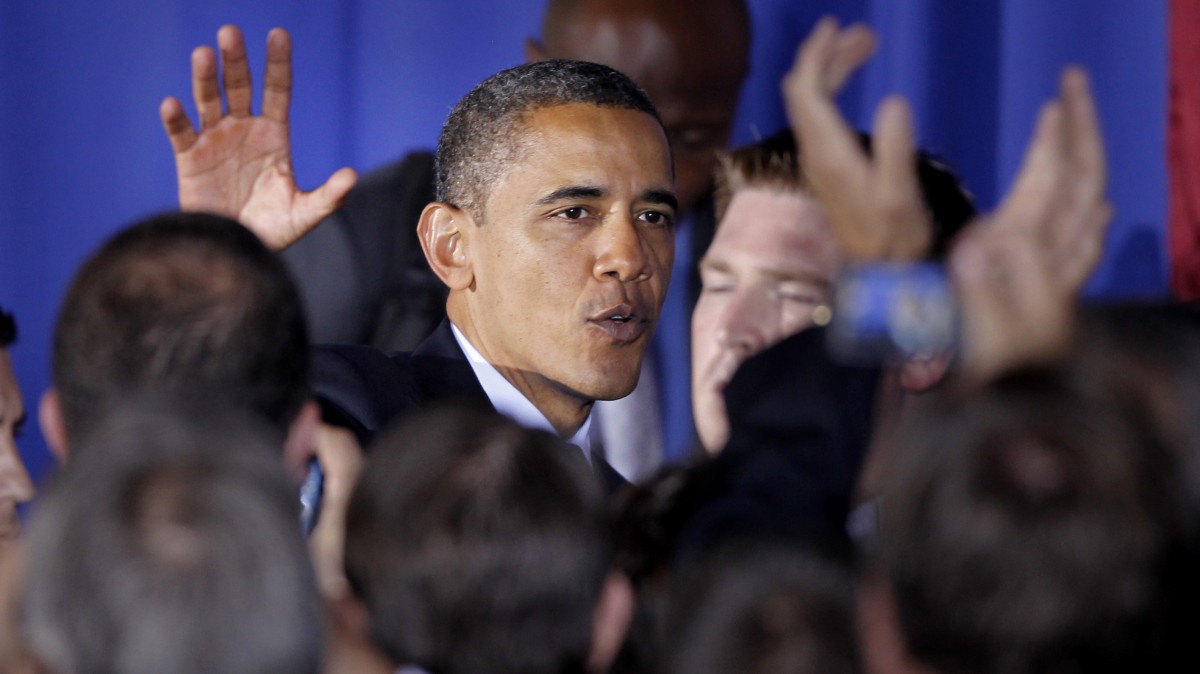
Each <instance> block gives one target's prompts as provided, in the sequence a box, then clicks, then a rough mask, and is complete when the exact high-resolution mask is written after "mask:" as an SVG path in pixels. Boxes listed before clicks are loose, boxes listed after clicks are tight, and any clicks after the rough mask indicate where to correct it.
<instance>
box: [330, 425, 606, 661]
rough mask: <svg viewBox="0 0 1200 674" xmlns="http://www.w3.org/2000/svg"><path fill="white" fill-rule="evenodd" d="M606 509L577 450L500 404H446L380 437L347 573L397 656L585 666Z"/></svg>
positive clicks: (354, 520) (381, 640) (357, 499)
mask: <svg viewBox="0 0 1200 674" xmlns="http://www.w3.org/2000/svg"><path fill="white" fill-rule="evenodd" d="M606 519H607V518H606V514H605V510H604V500H603V497H602V495H601V492H600V485H599V482H598V480H597V478H596V477H595V475H593V474H592V472H591V470H590V468H589V467H588V465H587V462H586V460H585V459H584V457H583V455H582V453H581V452H580V451H579V449H578V448H576V447H573V446H570V445H567V444H565V443H564V442H562V441H561V440H559V439H558V438H557V437H554V436H552V435H550V434H548V433H545V432H542V431H536V430H530V429H526V428H522V427H520V426H519V425H517V424H516V422H514V421H512V420H511V419H508V418H506V417H503V416H501V415H499V414H497V413H495V412H493V411H491V410H488V411H483V410H474V409H469V408H457V407H440V408H434V409H431V410H428V411H422V413H421V414H419V415H414V416H412V417H410V418H408V419H407V420H406V421H405V422H404V423H402V424H401V425H399V426H398V427H396V428H394V429H393V430H391V431H389V432H388V433H386V434H385V435H384V436H382V437H381V438H380V439H379V440H378V441H377V442H376V443H374V444H373V445H372V447H371V450H370V454H369V456H368V458H367V464H366V466H365V467H364V470H363V472H362V479H361V481H360V482H359V484H358V486H357V488H356V489H355V492H354V496H353V497H352V499H351V502H350V506H349V510H348V512H347V518H346V557H345V564H346V577H347V579H348V580H349V581H350V584H351V586H352V587H353V588H354V589H355V591H356V592H357V593H358V595H359V597H361V598H362V599H363V600H364V601H365V603H366V605H367V609H368V611H369V612H370V615H371V623H372V627H373V629H374V632H375V640H376V643H377V644H379V645H380V646H381V647H382V648H383V650H384V651H385V652H386V653H387V654H388V656H389V657H391V658H392V659H393V660H394V661H395V662H396V663H398V664H415V665H419V666H420V667H422V668H424V669H427V670H429V671H432V672H438V673H439V674H472V673H475V674H478V673H482V674H492V673H494V674H499V673H518V672H519V673H522V674H537V673H540V672H544V673H546V674H551V673H563V674H567V673H570V672H582V671H583V669H584V666H585V663H586V660H587V656H588V652H589V648H590V644H591V635H592V624H593V612H594V609H595V606H596V602H597V601H598V599H599V597H600V592H601V589H602V587H603V584H604V579H605V577H606V576H607V572H608V568H609V561H610V560H611V557H612V553H611V550H610V548H611V545H610V543H609V541H608V534H607V524H606Z"/></svg>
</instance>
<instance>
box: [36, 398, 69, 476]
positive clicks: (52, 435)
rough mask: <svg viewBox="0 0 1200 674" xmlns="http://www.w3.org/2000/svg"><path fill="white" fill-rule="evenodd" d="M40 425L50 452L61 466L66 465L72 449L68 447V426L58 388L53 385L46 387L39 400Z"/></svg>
mask: <svg viewBox="0 0 1200 674" xmlns="http://www.w3.org/2000/svg"><path fill="white" fill-rule="evenodd" d="M38 425H39V426H41V427H42V437H44V438H45V439H46V446H47V447H49V448H50V453H51V454H53V455H54V458H55V460H57V461H58V464H59V465H60V466H62V465H66V463H67V459H68V458H69V457H70V450H69V449H68V448H67V444H68V443H67V426H66V423H65V422H64V421H63V416H62V402H61V401H60V400H59V397H58V389H56V388H54V387H53V386H51V387H50V388H48V389H46V392H45V393H43V394H42V397H41V399H40V400H39V401H38Z"/></svg>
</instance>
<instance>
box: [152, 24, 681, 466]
mask: <svg viewBox="0 0 1200 674" xmlns="http://www.w3.org/2000/svg"><path fill="white" fill-rule="evenodd" d="M218 42H219V45H220V47H221V50H222V56H223V61H224V63H225V72H224V76H225V98H226V99H227V101H228V112H227V113H223V112H222V109H221V94H220V87H219V86H218V84H217V71H216V58H215V54H214V53H213V52H212V50H211V49H208V48H206V47H202V48H200V49H198V50H197V51H196V53H195V54H193V61H192V62H193V78H194V80H195V81H194V86H193V91H195V92H196V93H197V108H198V110H199V112H200V119H201V132H200V133H199V134H198V133H197V132H196V131H195V129H193V127H192V125H191V123H190V121H189V120H188V118H187V116H186V114H185V113H184V112H183V108H182V105H181V104H180V103H179V101H178V100H176V99H173V98H171V99H167V100H166V101H164V103H163V105H162V109H161V113H162V118H163V123H164V126H165V127H166V129H167V133H168V136H169V137H170V140H171V142H172V146H173V147H174V149H175V153H176V165H177V169H178V172H179V186H180V201H181V205H182V206H183V207H184V208H198V209H204V210H215V211H217V212H223V213H231V214H236V215H238V216H240V217H241V218H242V219H243V221H244V222H245V223H246V224H247V225H248V226H249V227H250V228H251V229H253V230H254V231H255V232H256V233H257V234H258V235H259V236H260V237H261V238H262V239H263V240H264V241H266V242H267V243H268V245H271V246H272V247H274V248H275V249H277V250H279V249H282V248H284V247H286V246H287V245H290V244H291V243H293V242H294V241H295V240H297V239H298V238H299V237H300V236H303V234H304V232H306V231H307V230H308V229H310V228H311V227H313V226H315V225H316V223H317V222H319V221H320V219H321V218H322V217H324V216H325V215H326V214H328V213H329V212H330V211H331V210H332V209H333V208H334V207H335V206H336V204H337V202H338V200H339V199H340V198H341V197H342V196H343V195H344V194H345V192H346V191H347V190H348V189H349V187H350V185H351V184H352V182H353V175H352V172H351V171H349V169H343V170H342V171H339V172H338V173H336V174H335V175H334V176H333V177H332V178H331V179H330V181H329V182H327V183H326V184H325V185H323V186H322V187H320V188H318V189H317V190H316V191H314V192H312V193H307V194H306V193H301V192H300V191H299V190H297V189H296V186H295V181H294V179H293V177H292V172H291V166H290V151H289V145H288V137H287V126H286V120H287V107H288V103H289V101H288V89H287V85H288V84H289V83H290V45H289V44H288V38H287V34H286V33H285V32H284V31H282V30H276V31H272V33H271V35H270V36H269V38H268V48H267V51H268V65H267V72H266V81H267V90H266V93H265V94H264V100H263V114H262V115H261V116H252V115H251V114H250V98H251V97H250V84H249V72H248V67H247V66H246V63H245V45H244V43H243V42H242V39H241V35H240V33H239V32H238V31H237V29H236V28H233V27H225V28H222V30H221V32H220V33H219V34H218ZM672 170H673V167H672V161H671V153H670V150H669V147H668V145H667V140H666V134H665V131H664V129H663V125H662V122H661V120H660V119H659V117H658V114H657V112H656V111H655V109H654V106H653V105H652V104H651V103H650V101H649V99H648V98H647V97H646V95H645V93H644V92H642V91H641V89H639V88H638V87H637V86H636V85H635V84H633V82H632V81H631V80H629V78H627V77H625V76H624V75H621V74H620V73H618V72H616V71H614V70H612V69H610V68H607V67H605V66H600V65H596V64H590V63H584V62H578V61H555V60H551V61H541V62H537V63H532V64H526V65H524V66H519V67H517V68H513V69H510V70H507V71H504V72H502V73H499V74H497V75H495V76H493V77H491V78H489V79H488V80H486V81H485V82H484V83H482V84H481V85H479V86H478V87H476V88H475V89H474V90H472V91H471V92H470V93H469V94H468V95H467V96H466V97H464V98H463V99H462V101H460V102H459V104H458V105H457V106H456V107H455V109H454V111H453V112H452V113H451V115H450V118H449V120H448V121H447V123H446V125H445V127H444V128H443V131H442V134H441V138H440V140H439V143H438V176H439V180H438V199H439V200H438V201H435V202H433V203H430V204H429V205H427V206H426V207H425V209H424V210H423V211H422V213H421V218H420V224H419V225H418V236H419V239H420V241H421V246H422V248H423V250H424V253H425V257H426V259H427V260H428V262H429V264H430V267H431V268H432V269H433V271H434V272H435V273H436V274H437V276H438V278H439V279H441V281H442V282H443V283H444V284H445V285H446V286H447V287H448V288H449V289H450V292H449V297H448V300H447V316H448V319H449V323H448V324H446V325H445V326H444V327H441V328H439V329H438V330H437V331H435V334H434V336H433V337H432V338H431V340H430V341H428V342H426V343H425V344H424V345H422V347H420V348H419V349H418V350H417V351H416V352H414V353H413V354H398V355H395V356H394V357H391V358H390V362H391V365H390V367H384V366H382V365H381V363H382V361H381V360H380V358H381V356H380V354H377V353H373V352H371V351H367V350H363V349H344V348H343V349H337V350H333V351H329V352H324V354H323V355H320V356H318V361H319V362H320V363H321V364H320V365H319V366H318V378H317V382H316V388H317V392H318V396H319V397H320V398H321V399H322V400H323V401H324V402H325V406H324V407H325V409H326V413H327V417H326V418H327V419H329V420H332V421H337V422H342V423H347V424H348V425H350V426H351V427H352V428H354V429H355V430H357V431H359V433H360V437H362V438H363V439H367V437H368V436H369V435H370V434H372V433H373V432H374V431H375V430H378V428H379V426H380V425H381V424H383V423H386V422H387V421H388V420H390V419H391V418H392V417H394V416H397V415H398V414H400V413H402V412H404V411H406V410H408V409H411V408H412V407H415V406H419V405H422V404H424V403H428V402H432V401H433V400H435V399H442V398H447V397H462V396H466V397H479V395H480V393H481V392H482V394H483V395H485V396H486V397H487V398H488V400H489V401H490V402H491V404H492V405H493V406H494V407H496V409H498V410H499V411H501V412H503V413H505V414H507V415H509V416H512V417H514V418H516V419H518V420H519V421H520V422H521V423H523V424H524V425H527V426H533V427H540V428H545V429H547V430H551V431H553V432H555V433H557V434H558V435H559V436H560V437H563V438H566V439H569V440H570V441H571V442H572V443H574V444H576V445H579V446H580V447H581V448H583V449H584V451H585V453H588V452H590V437H589V436H588V430H589V423H590V413H591V409H592V405H593V404H594V402H595V401H596V400H607V399H615V398H620V397H623V396H625V395H627V394H628V393H629V392H630V391H631V390H632V389H633V387H634V385H635V384H636V383H637V379H638V374H639V369H640V366H641V361H642V356H643V354H644V353H645V349H646V346H647V345H648V344H649V341H650V337H651V335H652V334H653V332H654V327H655V325H656V323H657V320H658V314H659V311H660V309H661V307H662V302H663V298H664V296H665V294H666V288H667V284H668V281H669V279H670V275H671V264H672V261H673V257H674V232H675V220H676V212H677V209H678V203H677V200H676V197H675V194H674V184H673V174H672ZM430 354H433V356H432V357H431V356H430ZM339 359H340V361H341V362H339ZM446 362H449V363H451V365H450V366H449V368H448V369H447V368H446V367H443V366H444V365H445V363H446ZM466 368H470V370H471V373H472V374H473V375H474V377H473V381H472V378H471V377H467V376H466Z"/></svg>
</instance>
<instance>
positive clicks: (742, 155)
mask: <svg viewBox="0 0 1200 674" xmlns="http://www.w3.org/2000/svg"><path fill="white" fill-rule="evenodd" d="M859 142H860V143H861V144H862V146H863V148H864V149H865V150H866V151H867V152H871V136H870V135H869V134H866V133H860V134H859ZM917 179H918V181H919V182H920V185H921V198H922V199H923V201H924V203H925V209H926V211H927V212H928V213H929V218H930V220H931V221H932V224H933V238H932V242H931V244H930V248H929V257H930V259H935V260H940V259H942V258H944V257H945V256H946V253H948V252H949V249H950V244H951V242H953V240H954V237H955V236H956V235H957V234H958V233H959V232H960V231H962V229H963V227H965V226H966V224H967V223H968V222H969V221H970V220H971V218H973V217H975V214H976V209H975V202H974V199H973V198H972V197H971V195H970V194H969V193H968V192H967V191H966V190H965V189H964V188H963V186H962V183H961V182H960V181H959V179H958V176H956V175H955V174H954V171H953V170H952V169H951V168H950V167H949V166H947V165H946V164H945V163H943V162H942V161H941V160H940V159H938V158H937V157H935V156H933V155H932V154H929V153H928V152H924V151H920V150H918V152H917ZM807 185H808V181H807V179H806V178H805V177H804V172H803V171H802V170H801V169H800V162H799V152H798V150H797V147H796V138H795V136H794V135H793V134H792V132H791V130H790V129H785V130H783V131H780V132H779V133H776V134H774V135H772V136H769V137H767V138H765V139H763V140H761V141H759V142H757V143H754V144H753V145H747V146H745V147H740V148H737V149H736V150H733V151H732V152H730V154H729V155H728V156H727V157H724V158H723V159H722V162H721V168H720V170H719V171H718V174H717V195H716V204H717V214H718V217H720V216H722V215H723V214H724V211H725V208H726V207H727V206H728V205H729V201H730V200H731V199H732V198H733V193H734V192H736V191H737V190H740V189H745V188H748V187H766V188H772V189H778V190H794V189H805V188H806V187H807Z"/></svg>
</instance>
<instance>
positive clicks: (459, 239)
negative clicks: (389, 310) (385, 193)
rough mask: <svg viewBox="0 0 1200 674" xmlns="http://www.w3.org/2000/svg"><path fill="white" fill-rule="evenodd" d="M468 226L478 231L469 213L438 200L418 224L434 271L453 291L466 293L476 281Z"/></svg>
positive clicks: (419, 235)
mask: <svg viewBox="0 0 1200 674" xmlns="http://www.w3.org/2000/svg"><path fill="white" fill-rule="evenodd" d="M464 225H466V226H467V228H469V229H471V230H473V229H474V221H473V220H472V219H471V216H470V215H468V214H467V212H466V211H464V210H462V209H461V208H458V207H456V206H451V205H450V204H447V203H442V202H437V201H435V202H433V203H431V204H429V205H428V206H426V207H425V210H423V211H421V219H420V221H419V222H418V223H417V237H418V238H419V239H420V240H421V249H422V250H424V251H425V259H426V260H427V261H428V262H429V267H430V269H433V273H435V274H437V276H438V278H440V279H441V280H442V283H445V284H446V285H447V286H448V287H449V288H450V289H451V290H465V289H467V288H469V287H471V284H472V283H474V281H475V272H474V270H473V269H472V268H471V260H470V256H469V255H468V254H467V240H466V238H465V237H464V229H465V228H464Z"/></svg>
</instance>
